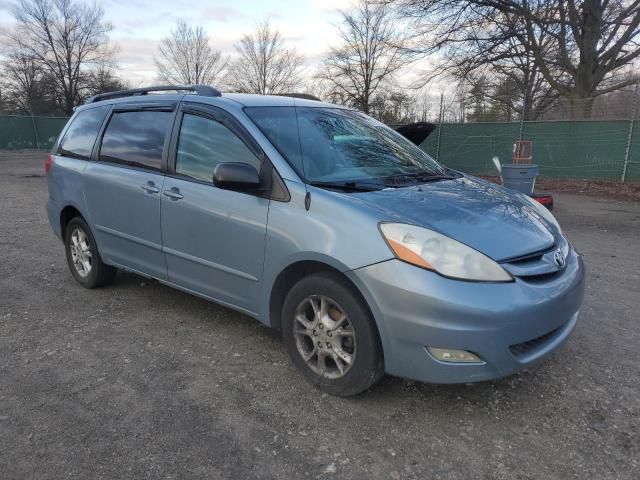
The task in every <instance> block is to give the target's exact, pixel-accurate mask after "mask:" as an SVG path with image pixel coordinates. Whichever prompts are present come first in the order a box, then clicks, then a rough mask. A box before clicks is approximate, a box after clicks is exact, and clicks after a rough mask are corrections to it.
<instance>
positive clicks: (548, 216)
mask: <svg viewBox="0 0 640 480" xmlns="http://www.w3.org/2000/svg"><path fill="white" fill-rule="evenodd" d="M522 197H523V198H524V199H525V200H526V201H527V202H528V203H530V204H531V205H533V208H535V210H536V212H538V213H539V214H540V216H541V217H542V218H544V219H545V220H546V221H547V222H549V223H552V224H553V225H555V226H556V228H557V229H558V232H559V233H562V229H561V228H560V224H559V223H558V220H556V217H554V216H553V214H552V213H551V212H550V211H549V209H548V208H547V207H545V206H544V205H542V204H541V203H540V202H537V201H535V200H534V199H533V198H531V197H530V196H529V195H522Z"/></svg>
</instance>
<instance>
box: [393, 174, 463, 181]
mask: <svg viewBox="0 0 640 480" xmlns="http://www.w3.org/2000/svg"><path fill="white" fill-rule="evenodd" d="M454 178H457V177H456V176H454V175H447V174H440V173H431V172H417V173H402V174H400V175H392V176H390V177H387V178H386V180H389V181H390V182H391V183H394V182H398V183H399V182H401V181H402V180H405V179H408V180H415V181H417V182H420V183H423V182H437V181H440V180H453V179H454Z"/></svg>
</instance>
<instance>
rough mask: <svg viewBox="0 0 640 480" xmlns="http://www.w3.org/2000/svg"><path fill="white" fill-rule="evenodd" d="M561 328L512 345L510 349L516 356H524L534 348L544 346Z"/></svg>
mask: <svg viewBox="0 0 640 480" xmlns="http://www.w3.org/2000/svg"><path fill="white" fill-rule="evenodd" d="M560 329H562V327H559V328H556V329H555V330H552V331H550V332H549V333H545V334H544V335H540V336H539V337H536V338H533V339H531V340H527V341H526V342H522V343H517V344H515V345H511V346H510V347H509V350H511V353H513V355H514V356H515V357H523V356H525V355H528V354H529V353H531V352H532V351H533V350H536V349H538V348H540V347H542V346H543V345H545V344H546V343H547V342H548V341H550V340H551V339H552V338H553V337H554V336H555V335H556V334H557V333H558V332H559V331H560Z"/></svg>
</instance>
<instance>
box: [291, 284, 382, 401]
mask: <svg viewBox="0 0 640 480" xmlns="http://www.w3.org/2000/svg"><path fill="white" fill-rule="evenodd" d="M282 336H283V340H284V343H285V345H286V347H287V351H288V353H289V356H290V357H291V359H292V361H293V363H294V365H295V366H296V367H297V368H298V369H299V370H300V371H301V372H302V374H303V375H304V377H305V378H306V380H307V381H308V382H309V383H311V384H312V385H314V386H315V387H317V388H318V389H320V390H322V391H324V392H326V393H329V394H331V395H338V396H343V397H347V396H352V395H357V394H358V393H360V392H362V391H364V390H367V389H368V388H369V387H371V386H372V385H374V384H375V383H376V382H377V381H378V380H380V378H381V377H382V375H383V374H384V362H383V356H382V347H381V345H380V339H379V336H378V331H377V329H376V326H375V323H374V320H373V318H372V317H371V314H370V312H369V310H368V308H367V306H366V305H365V304H364V302H363V301H362V299H361V298H360V296H359V295H358V294H357V292H356V291H354V288H353V286H352V285H350V284H349V283H348V282H347V281H345V280H344V279H343V278H341V277H340V276H339V275H337V274H334V273H330V272H322V273H316V274H313V275H311V276H309V277H306V278H304V279H302V280H300V281H299V282H298V283H297V284H295V285H294V286H293V288H292V289H291V290H290V291H289V294H288V295H287V297H286V299H285V301H284V305H283V308H282Z"/></svg>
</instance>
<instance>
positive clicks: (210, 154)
mask: <svg viewBox="0 0 640 480" xmlns="http://www.w3.org/2000/svg"><path fill="white" fill-rule="evenodd" d="M222 162H241V163H247V164H249V165H252V166H253V167H255V168H256V170H259V169H260V160H259V159H258V158H257V157H256V156H255V155H254V153H253V152H252V151H251V150H250V149H249V147H247V145H245V143H244V142H243V141H242V140H240V138H238V136H237V135H236V134H235V133H233V132H232V131H231V130H229V129H228V128H227V127H226V126H224V125H223V124H222V123H220V122H218V121H215V120H212V119H210V118H205V117H201V116H198V115H192V114H189V113H185V114H184V117H183V119H182V126H181V127H180V136H179V139H178V152H177V155H176V173H178V174H180V175H185V176H188V177H191V178H195V179H197V180H202V181H205V182H211V181H212V179H213V171H214V169H215V168H216V166H217V165H218V164H219V163H222Z"/></svg>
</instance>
